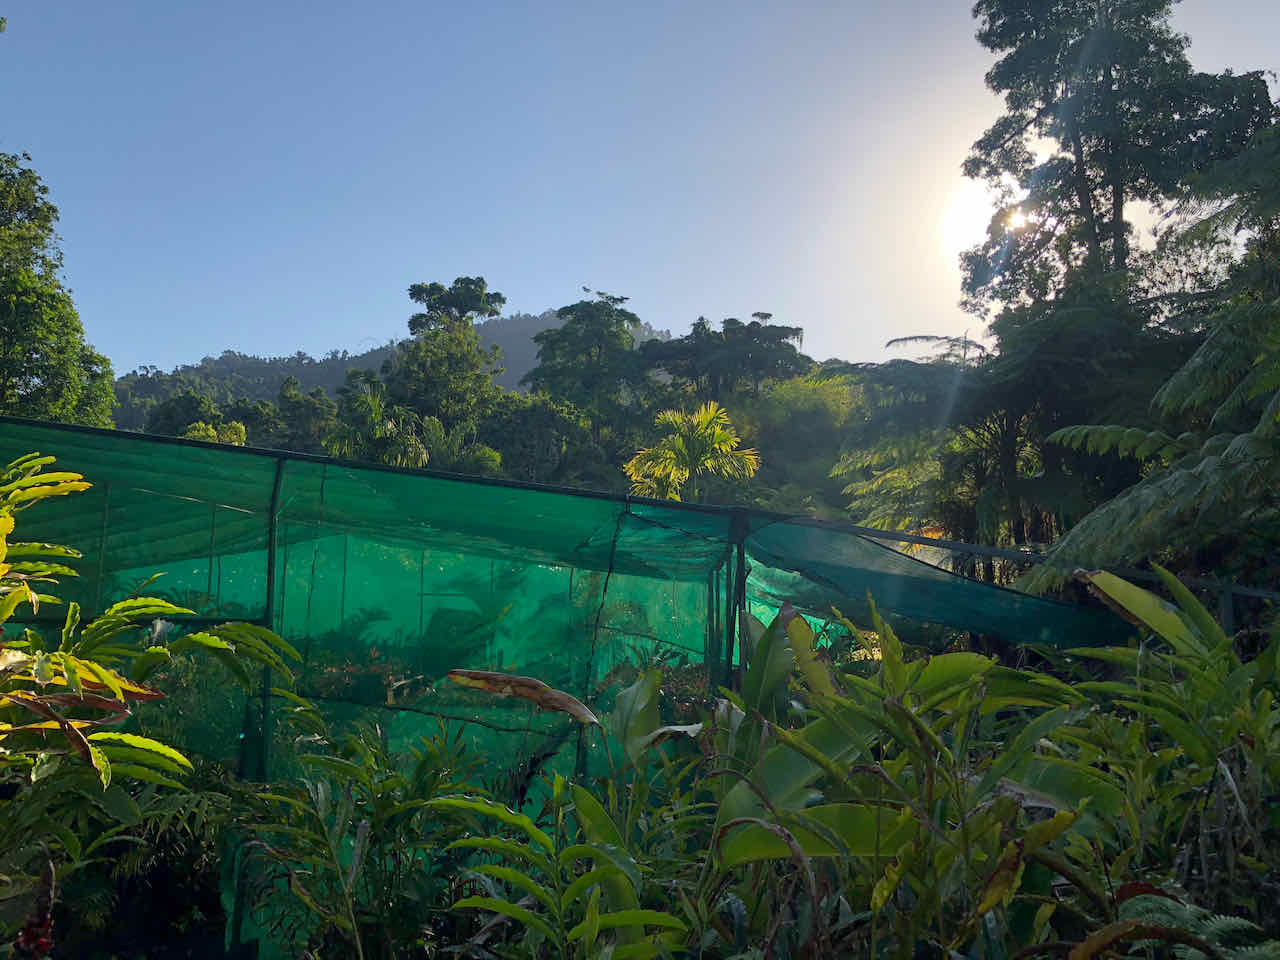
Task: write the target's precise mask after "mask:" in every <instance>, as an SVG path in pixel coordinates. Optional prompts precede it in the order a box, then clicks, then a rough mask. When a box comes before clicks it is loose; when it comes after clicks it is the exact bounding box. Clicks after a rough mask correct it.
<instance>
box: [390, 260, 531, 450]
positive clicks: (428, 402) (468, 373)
mask: <svg viewBox="0 0 1280 960" xmlns="http://www.w3.org/2000/svg"><path fill="white" fill-rule="evenodd" d="M409 297H410V299H412V300H413V301H414V302H415V303H421V304H423V305H425V306H426V307H427V309H426V311H425V312H423V313H416V314H414V315H413V316H412V317H410V318H409V330H410V331H411V332H412V333H414V335H415V336H414V338H413V339H411V340H409V341H407V342H406V343H403V344H400V345H399V346H398V347H397V348H396V350H395V351H393V352H392V354H391V355H390V356H389V357H388V359H387V360H386V362H385V363H384V364H383V368H382V375H383V380H384V381H385V382H386V386H387V397H388V399H389V400H390V402H391V403H393V404H394V405H396V406H400V407H405V408H407V409H409V410H412V411H413V412H414V413H416V414H417V415H418V416H419V417H435V418H436V419H437V420H439V421H440V424H441V426H442V427H443V428H444V430H445V432H446V433H450V434H452V433H458V434H459V436H460V437H464V438H466V437H469V436H471V435H473V434H474V431H475V428H476V424H477V423H478V421H479V420H480V418H481V417H482V416H484V414H485V413H486V412H487V410H488V409H489V407H490V406H491V405H492V403H493V400H494V397H495V395H496V387H495V386H494V383H493V377H494V375H495V374H497V373H501V372H502V371H501V367H500V366H499V364H500V363H501V360H502V354H501V352H500V351H499V350H498V349H497V348H496V347H493V348H486V347H485V346H484V345H483V344H482V343H481V341H480V335H479V334H478V333H477V332H476V329H475V325H474V319H475V318H476V317H480V316H493V315H495V314H496V313H497V311H498V310H499V309H500V308H501V306H502V304H503V303H505V302H506V300H505V299H504V298H503V296H502V294H500V293H489V292H487V290H486V287H485V282H484V278H483V277H459V278H458V279H457V280H455V281H454V282H453V285H452V286H450V287H447V288H446V287H445V286H444V285H443V284H440V283H428V284H421V283H419V284H414V285H413V286H412V287H410V288H409Z"/></svg>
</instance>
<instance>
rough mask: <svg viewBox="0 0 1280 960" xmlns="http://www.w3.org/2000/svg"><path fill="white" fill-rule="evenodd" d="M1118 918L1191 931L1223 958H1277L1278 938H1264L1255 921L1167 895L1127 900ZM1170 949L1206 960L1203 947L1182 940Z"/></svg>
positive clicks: (1187, 958) (1190, 959)
mask: <svg viewBox="0 0 1280 960" xmlns="http://www.w3.org/2000/svg"><path fill="white" fill-rule="evenodd" d="M1119 919H1120V920H1121V921H1126V920H1128V921H1134V922H1136V923H1142V924H1151V925H1153V926H1157V927H1163V928H1165V929H1167V930H1170V931H1179V932H1181V933H1186V934H1190V935H1191V936H1193V937H1195V938H1197V939H1199V940H1201V941H1203V942H1204V943H1205V945H1206V946H1208V947H1210V948H1212V949H1213V950H1215V951H1216V952H1217V955H1218V956H1219V957H1221V958H1223V960H1280V940H1269V939H1267V938H1266V936H1265V934H1264V933H1263V931H1262V928H1261V927H1259V926H1258V925H1257V924H1256V923H1253V922H1251V921H1249V920H1246V919H1244V918H1243V917H1232V916H1225V915H1223V914H1215V913H1211V912H1210V911H1208V910H1205V909H1204V908H1202V907H1197V906H1195V905H1194V904H1189V903H1183V902H1182V901H1180V900H1174V899H1172V898H1170V897H1165V896H1157V895H1144V896H1139V897H1133V898H1131V899H1129V900H1126V901H1124V903H1122V904H1121V905H1120V910H1119ZM1157 942H1158V941H1155V940H1147V941H1139V942H1138V943H1136V944H1135V946H1140V945H1142V944H1144V943H1145V944H1148V945H1150V946H1155V945H1156V943H1157ZM1173 953H1174V956H1176V957H1178V958H1179V960H1209V954H1207V953H1205V951H1203V950H1200V949H1197V948H1196V947H1194V946H1190V945H1188V944H1184V943H1178V944H1175V945H1174V947H1173Z"/></svg>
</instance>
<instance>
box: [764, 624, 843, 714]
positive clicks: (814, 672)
mask: <svg viewBox="0 0 1280 960" xmlns="http://www.w3.org/2000/svg"><path fill="white" fill-rule="evenodd" d="M788 613H789V614H790V617H789V618H786V619H785V629H786V632H787V642H788V643H789V644H790V645H791V652H792V654H793V655H794V656H795V659H796V669H797V670H799V671H800V676H802V677H804V682H805V684H806V685H807V686H808V687H809V689H810V690H812V691H813V692H814V693H816V694H818V695H820V696H824V697H834V696H835V695H836V687H835V684H834V683H832V682H831V673H830V672H829V671H828V670H827V668H826V666H824V665H823V663H822V661H821V660H819V659H818V651H817V649H816V648H815V644H816V642H817V638H816V637H815V636H814V635H813V628H812V627H810V626H809V621H808V620H806V619H805V618H804V617H802V616H801V615H800V614H799V613H798V612H797V611H796V609H795V608H794V607H792V606H791V605H790V604H784V605H783V607H782V611H781V612H779V614H778V616H779V617H785V616H786V614H788Z"/></svg>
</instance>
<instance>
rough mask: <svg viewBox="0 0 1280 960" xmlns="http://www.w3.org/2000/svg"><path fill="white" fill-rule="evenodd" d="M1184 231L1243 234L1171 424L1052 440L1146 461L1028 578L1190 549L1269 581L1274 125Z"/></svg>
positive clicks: (1279, 402) (1196, 203) (1043, 581)
mask: <svg viewBox="0 0 1280 960" xmlns="http://www.w3.org/2000/svg"><path fill="white" fill-rule="evenodd" d="M1192 200H1193V203H1191V204H1189V205H1188V207H1189V209H1191V210H1194V211H1196V212H1199V213H1201V214H1202V216H1201V217H1200V218H1199V219H1198V220H1196V221H1195V222H1194V223H1193V224H1192V225H1191V226H1190V227H1188V228H1187V229H1186V230H1185V231H1184V233H1183V238H1184V240H1185V241H1187V242H1198V241H1199V240H1200V239H1201V238H1203V237H1204V236H1206V235H1215V234H1217V235H1226V236H1231V237H1236V236H1243V237H1244V238H1245V240H1244V245H1243V253H1242V255H1241V256H1240V258H1239V260H1238V261H1237V262H1236V263H1235V264H1234V265H1233V266H1232V268H1231V269H1230V270H1229V272H1228V273H1227V275H1226V277H1225V278H1224V279H1223V281H1222V282H1221V283H1220V284H1219V285H1217V286H1216V287H1215V288H1214V289H1213V290H1212V291H1211V292H1212V295H1213V296H1212V300H1211V301H1209V302H1208V303H1207V304H1206V305H1205V306H1204V307H1203V309H1205V310H1206V314H1207V315H1206V316H1205V318H1204V321H1203V322H1204V325H1205V327H1206V328H1207V329H1208V336H1207V337H1205V338H1204V341H1203V342H1202V343H1201V345H1200V347H1199V349H1197V350H1196V352H1195V353H1194V354H1193V355H1192V356H1191V357H1190V358H1189V359H1188V360H1187V362H1186V363H1185V364H1183V366H1182V367H1181V368H1180V369H1179V370H1178V371H1177V372H1176V373H1174V374H1173V376H1171V377H1170V378H1169V379H1168V380H1167V382H1165V383H1164V385H1163V386H1161V387H1160V389H1159V391H1158V392H1156V394H1155V396H1154V399H1153V406H1154V407H1155V408H1156V410H1157V411H1158V412H1159V413H1160V414H1161V415H1162V416H1163V417H1164V420H1165V422H1164V423H1163V424H1161V426H1162V427H1164V428H1165V429H1156V430H1151V429H1146V428H1139V427H1124V426H1116V425H1091V426H1076V427H1071V428H1067V429H1064V430H1061V431H1059V432H1057V433H1055V434H1054V435H1053V436H1052V437H1051V438H1050V439H1051V440H1053V441H1055V442H1057V443H1059V444H1062V445H1064V446H1067V447H1070V448H1074V449H1081V448H1083V449H1086V450H1092V451H1095V452H1105V451H1116V452H1118V453H1120V454H1122V455H1124V456H1128V457H1132V458H1134V459H1135V460H1137V461H1141V462H1143V463H1144V465H1145V474H1144V476H1143V477H1142V478H1141V480H1140V481H1139V482H1137V483H1136V484H1134V485H1133V486H1132V487H1130V488H1129V489H1127V490H1125V491H1124V492H1122V493H1120V494H1119V495H1118V496H1116V497H1114V498H1113V499H1111V500H1109V501H1107V502H1106V503H1104V504H1102V505H1101V506H1099V507H1098V508H1097V509H1096V510H1094V511H1093V512H1092V513H1090V514H1089V515H1088V516H1087V517H1085V518H1084V519H1083V520H1081V521H1080V523H1079V524H1078V525H1077V526H1076V527H1075V528H1074V529H1072V530H1071V531H1070V532H1069V533H1068V534H1067V536H1066V537H1065V538H1064V539H1063V540H1062V542H1061V543H1059V544H1058V545H1057V546H1056V547H1055V548H1054V550H1053V551H1052V552H1051V553H1050V555H1049V558H1048V561H1047V563H1046V564H1045V565H1044V566H1043V567H1041V568H1039V569H1038V570H1036V571H1035V572H1034V573H1033V574H1032V575H1031V576H1029V577H1028V578H1027V580H1026V586H1027V587H1028V589H1044V588H1047V587H1052V586H1055V585H1057V584H1058V583H1061V582H1062V580H1063V579H1064V578H1065V577H1066V576H1069V575H1070V573H1071V572H1072V571H1073V570H1074V569H1076V568H1077V567H1079V566H1085V565H1088V566H1098V565H1101V564H1116V563H1134V562H1137V561H1142V560H1148V559H1152V558H1160V559H1164V560H1167V559H1168V556H1167V555H1170V554H1171V555H1172V556H1173V557H1175V558H1178V557H1181V558H1186V557H1188V556H1189V555H1193V554H1195V553H1199V554H1201V558H1202V559H1204V560H1207V561H1209V565H1211V566H1216V567H1223V566H1225V567H1227V568H1229V569H1231V570H1232V573H1233V575H1235V576H1243V577H1251V576H1253V575H1255V574H1261V575H1262V577H1263V579H1264V580H1266V581H1267V582H1269V583H1273V582H1274V579H1275V571H1276V565H1275V560H1274V549H1275V544H1276V542H1277V541H1278V540H1280V497H1278V496H1277V491H1278V490H1280V123H1273V124H1272V126H1271V127H1269V128H1268V129H1266V130H1264V131H1262V132H1260V133H1259V134H1258V135H1257V136H1255V137H1254V139H1253V141H1252V143H1251V144H1250V146H1249V148H1248V149H1247V150H1245V151H1244V152H1243V153H1242V154H1240V155H1239V156H1238V157H1236V158H1234V159H1233V160H1231V161H1228V162H1226V163H1224V164H1222V165H1221V166H1220V167H1218V168H1217V169H1215V170H1213V171H1211V172H1210V173H1209V174H1207V175H1206V176H1204V177H1202V178H1201V179H1200V180H1199V181H1198V182H1197V183H1196V184H1195V188H1194V191H1193V193H1192Z"/></svg>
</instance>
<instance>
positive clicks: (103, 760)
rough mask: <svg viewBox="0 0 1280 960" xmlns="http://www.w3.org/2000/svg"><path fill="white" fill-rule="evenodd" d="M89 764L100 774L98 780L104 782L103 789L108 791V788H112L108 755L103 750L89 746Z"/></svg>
mask: <svg viewBox="0 0 1280 960" xmlns="http://www.w3.org/2000/svg"><path fill="white" fill-rule="evenodd" d="M89 763H91V764H92V765H93V769H94V770H96V771H97V772H98V779H99V780H101V781H102V789H103V790H106V789H107V787H109V786H111V761H110V760H108V759H107V755H106V754H105V753H104V752H103V751H102V748H100V747H95V746H94V745H93V744H89Z"/></svg>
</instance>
